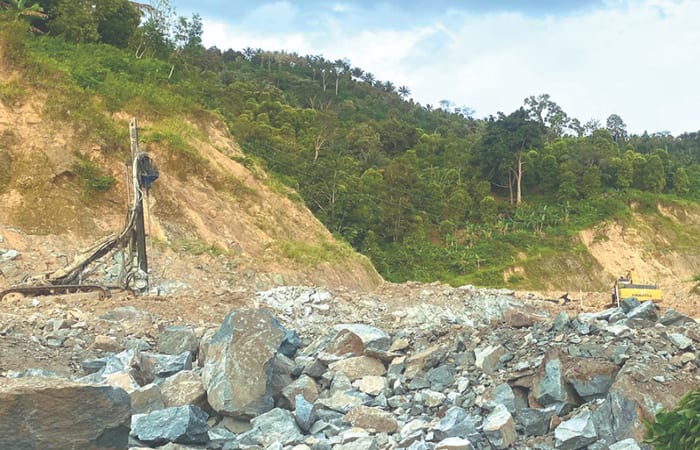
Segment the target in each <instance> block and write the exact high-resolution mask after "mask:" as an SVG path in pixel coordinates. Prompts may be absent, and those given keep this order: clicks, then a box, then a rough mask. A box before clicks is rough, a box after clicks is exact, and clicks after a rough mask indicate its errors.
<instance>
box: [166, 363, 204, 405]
mask: <svg viewBox="0 0 700 450" xmlns="http://www.w3.org/2000/svg"><path fill="white" fill-rule="evenodd" d="M159 387H160V391H161V393H162V396H163V401H164V402H165V406H166V407H173V406H185V405H196V406H199V407H205V406H206V396H207V393H206V391H205V390H204V386H202V377H201V376H200V374H199V373H197V372H193V371H191V370H183V371H182V372H178V373H176V374H175V375H173V376H171V377H168V378H166V379H165V380H163V382H162V383H161V384H160V386H159Z"/></svg>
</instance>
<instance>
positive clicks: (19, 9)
mask: <svg viewBox="0 0 700 450" xmlns="http://www.w3.org/2000/svg"><path fill="white" fill-rule="evenodd" d="M0 9H3V10H10V11H12V14H13V15H14V17H15V20H16V21H19V20H20V19H22V18H29V19H30V20H31V19H32V18H36V19H41V20H46V19H47V18H48V17H49V16H48V15H46V14H45V13H44V8H42V7H41V6H40V5H39V4H38V3H34V4H32V5H31V6H28V2H27V0H0ZM30 28H31V30H32V31H33V32H35V33H41V30H39V29H38V28H36V27H35V26H33V25H30Z"/></svg>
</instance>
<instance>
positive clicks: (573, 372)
mask: <svg viewBox="0 0 700 450" xmlns="http://www.w3.org/2000/svg"><path fill="white" fill-rule="evenodd" d="M567 366H568V367H567V369H566V372H565V376H564V378H565V380H566V381H567V382H569V383H571V386H573V388H574V390H575V391H576V393H577V394H578V395H579V396H581V397H582V398H583V400H585V401H591V400H594V399H596V398H605V396H606V395H607V394H608V391H609V390H610V386H612V384H613V381H614V380H615V377H616V376H617V372H618V366H617V365H616V364H614V363H612V362H610V361H599V360H594V359H573V360H571V361H570V362H569V364H567Z"/></svg>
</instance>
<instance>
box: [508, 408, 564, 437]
mask: <svg viewBox="0 0 700 450" xmlns="http://www.w3.org/2000/svg"><path fill="white" fill-rule="evenodd" d="M555 414H556V407H555V406H550V407H549V408H546V409H538V408H523V409H520V410H518V413H517V416H516V418H517V421H518V423H519V424H520V425H521V426H522V427H523V431H524V432H525V435H526V436H544V435H545V434H547V433H549V425H550V422H551V420H552V417H553V416H554V415H555Z"/></svg>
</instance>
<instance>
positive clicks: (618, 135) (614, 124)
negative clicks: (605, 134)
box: [605, 114, 627, 142]
mask: <svg viewBox="0 0 700 450" xmlns="http://www.w3.org/2000/svg"><path fill="white" fill-rule="evenodd" d="M605 128H607V129H608V131H609V132H610V136H612V138H613V141H615V142H624V141H625V140H626V139H627V125H625V122H624V121H623V120H622V117H620V116H618V115H617V114H610V115H609V116H608V119H607V120H606V121H605Z"/></svg>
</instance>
